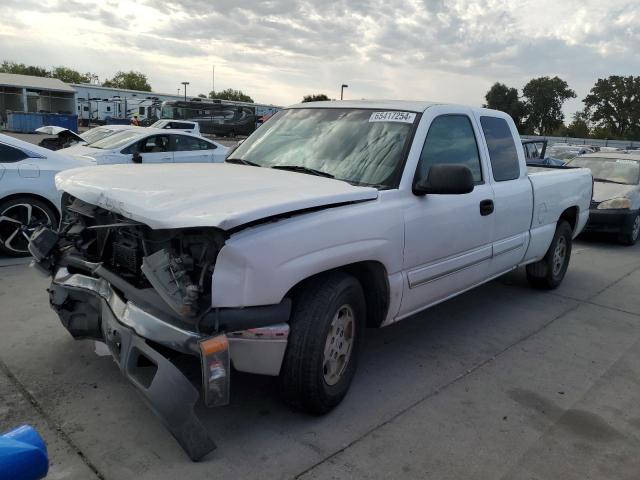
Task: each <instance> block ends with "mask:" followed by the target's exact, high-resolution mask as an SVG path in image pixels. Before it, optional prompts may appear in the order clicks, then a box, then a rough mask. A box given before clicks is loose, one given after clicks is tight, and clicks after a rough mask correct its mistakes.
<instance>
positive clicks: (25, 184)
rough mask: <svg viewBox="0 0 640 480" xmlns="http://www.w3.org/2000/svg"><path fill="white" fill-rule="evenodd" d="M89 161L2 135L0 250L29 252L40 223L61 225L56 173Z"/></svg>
mask: <svg viewBox="0 0 640 480" xmlns="http://www.w3.org/2000/svg"><path fill="white" fill-rule="evenodd" d="M89 164H90V163H89V162H87V161H86V160H82V159H74V158H68V157H65V156H63V155H60V154H58V153H57V152H53V151H51V150H47V149H46V148H42V147H39V146H37V145H33V144H31V143H27V142H23V141H22V140H18V139H15V138H13V137H10V136H8V135H3V134H0V253H2V254H5V255H11V256H24V255H28V254H29V252H28V250H27V245H28V240H29V235H30V232H32V231H33V230H34V229H35V228H36V227H38V226H40V225H50V226H56V225H57V224H58V220H59V218H60V192H58V190H57V189H56V186H55V183H54V176H55V174H56V173H58V172H60V171H62V170H65V169H68V168H74V167H80V166H87V165H89Z"/></svg>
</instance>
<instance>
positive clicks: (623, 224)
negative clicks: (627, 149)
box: [567, 152, 640, 245]
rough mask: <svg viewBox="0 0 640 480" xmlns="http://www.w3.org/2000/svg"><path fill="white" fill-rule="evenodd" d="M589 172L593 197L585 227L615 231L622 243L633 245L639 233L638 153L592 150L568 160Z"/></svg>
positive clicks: (639, 185) (639, 181)
mask: <svg viewBox="0 0 640 480" xmlns="http://www.w3.org/2000/svg"><path fill="white" fill-rule="evenodd" d="M567 165H568V166H571V167H583V168H588V169H589V170H591V173H592V174H593V180H594V185H593V200H592V202H591V213H590V215H589V223H588V224H587V228H586V230H587V231H597V232H609V233H615V234H617V235H618V239H619V241H620V242H621V243H623V244H625V245H635V243H636V242H637V241H638V234H639V233H640V215H639V212H640V154H638V153H606V152H600V153H592V154H589V155H583V156H581V157H577V158H574V159H573V160H571V161H570V162H569V163H568V164H567Z"/></svg>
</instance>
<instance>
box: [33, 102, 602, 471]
mask: <svg viewBox="0 0 640 480" xmlns="http://www.w3.org/2000/svg"><path fill="white" fill-rule="evenodd" d="M538 170H539V171H536V172H535V173H528V172H527V167H526V165H525V159H524V155H523V150H522V144H521V142H520V138H519V136H518V133H517V130H516V127H515V125H514V123H513V121H512V120H511V118H510V117H508V116H507V115H505V114H504V113H501V112H498V111H494V110H486V109H476V108H469V107H464V106H456V105H448V104H438V103H426V102H400V101H393V102H373V101H362V102H320V103H314V104H312V105H310V104H301V105H297V106H293V107H290V108H288V109H285V110H282V111H280V112H279V113H277V114H276V115H275V116H274V117H273V118H272V119H271V120H269V122H267V123H266V124H265V125H263V126H262V127H260V129H258V130H257V131H256V132H255V133H254V134H253V135H251V136H250V137H249V138H248V139H247V140H246V141H245V142H244V143H242V145H240V146H239V147H238V148H237V149H236V150H235V151H234V152H233V153H232V154H231V155H230V158H228V159H227V162H226V163H224V164H206V165H205V164H201V165H199V164H193V165H184V164H181V165H171V164H168V165H113V166H111V165H110V166H104V167H102V168H84V169H75V170H70V171H65V172H62V173H60V174H59V175H58V176H57V179H56V182H57V186H58V188H59V189H60V190H62V191H63V192H64V193H63V204H64V205H63V209H64V216H63V220H62V222H61V226H60V229H59V231H53V230H49V229H46V228H42V229H40V230H38V231H37V232H36V233H35V234H34V235H33V237H32V239H31V243H30V251H31V253H32V255H33V256H34V257H35V260H34V262H35V263H34V264H35V265H38V266H39V267H40V268H41V269H43V270H45V271H46V272H47V274H49V275H51V276H52V277H53V281H52V284H51V288H50V290H49V291H50V300H51V305H52V307H53V308H54V310H55V311H56V312H57V313H58V314H59V316H60V319H61V320H62V323H63V324H64V326H65V327H66V328H67V329H68V330H69V331H70V332H71V334H72V335H73V336H74V337H76V338H92V339H97V340H101V341H103V342H105V343H106V344H107V346H108V347H109V349H110V351H111V353H112V354H113V356H114V359H115V360H116V362H117V364H118V365H119V367H120V368H121V370H122V372H123V374H124V375H126V376H127V378H129V379H130V380H131V381H132V382H133V384H134V385H135V386H136V387H138V389H139V391H140V392H141V393H142V395H143V396H144V398H145V399H146V400H147V401H148V402H149V404H150V405H151V407H152V409H153V410H154V411H155V412H156V413H157V414H158V415H159V416H160V417H161V418H162V420H163V421H164V422H165V424H166V425H167V426H168V428H169V430H170V431H171V432H172V433H173V435H174V436H175V437H176V439H177V440H178V442H179V443H180V444H181V445H182V447H183V448H184V449H185V450H186V451H187V453H188V454H189V456H190V457H191V458H192V459H199V458H201V457H202V456H204V455H205V454H206V453H208V452H209V451H210V450H212V449H213V448H214V444H213V442H212V440H211V438H210V437H209V434H208V432H207V431H206V430H205V429H204V428H203V427H202V425H201V424H200V422H199V421H198V419H197V418H196V417H195V415H194V413H193V407H194V404H195V403H196V401H197V400H198V399H199V398H200V394H199V392H198V390H197V389H196V388H195V387H194V386H193V385H192V384H191V383H190V382H189V380H187V378H186V377H185V375H184V374H183V373H182V372H181V370H180V369H179V368H178V367H177V365H178V364H179V362H176V361H175V360H176V358H177V357H179V356H181V355H188V356H193V357H196V358H197V359H199V361H200V365H201V369H202V390H203V392H204V401H205V403H206V404H207V405H209V406H213V405H222V404H225V403H227V402H228V400H229V380H230V375H231V372H230V366H231V365H233V366H234V367H235V369H236V370H240V371H244V372H252V373H258V374H264V375H272V376H276V377H277V380H278V385H279V389H280V391H281V392H282V395H283V396H284V398H285V399H286V401H288V402H289V403H291V404H293V405H295V406H297V407H299V408H302V409H304V410H306V411H308V412H311V413H314V414H319V413H325V412H328V411H329V410H330V409H331V408H333V407H335V406H336V405H337V404H338V403H339V402H340V401H341V400H342V398H343V397H344V396H345V394H346V393H347V390H348V388H349V385H350V383H351V380H352V378H353V376H354V374H355V371H356V362H357V357H358V350H359V345H360V341H361V339H362V334H363V330H364V328H365V327H383V326H385V325H389V324H391V323H393V322H397V321H399V320H402V319H403V318H406V317H408V316H410V315H413V314H415V313H416V312H419V311H421V310H424V309H426V308H428V307H430V306H432V305H435V304H437V303H439V302H442V301H444V300H447V299H449V298H451V297H453V296H455V295H458V294H459V293H462V292H464V291H466V290H469V289H470V288H473V287H475V286H478V285H480V284H482V283H484V282H487V281H489V280H491V279H493V278H496V277H498V276H500V275H502V274H504V273H506V272H509V271H510V270H513V269H515V268H517V267H519V266H524V265H526V270H527V275H528V278H529V280H530V281H531V283H532V284H533V286H535V287H539V288H548V289H550V288H555V287H556V286H557V285H558V284H559V283H560V282H561V281H562V279H563V277H564V275H565V272H566V270H567V266H568V265H569V258H570V255H571V243H572V239H573V238H574V237H575V236H576V235H578V234H579V233H580V231H581V230H582V229H583V227H584V226H585V224H586V223H587V220H588V215H589V203H590V200H591V194H592V179H591V174H590V172H589V170H587V169H543V168H541V169H538Z"/></svg>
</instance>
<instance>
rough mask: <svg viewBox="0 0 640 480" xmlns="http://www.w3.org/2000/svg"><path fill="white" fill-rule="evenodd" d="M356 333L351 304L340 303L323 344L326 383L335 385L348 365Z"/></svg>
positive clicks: (323, 367) (323, 369)
mask: <svg viewBox="0 0 640 480" xmlns="http://www.w3.org/2000/svg"><path fill="white" fill-rule="evenodd" d="M355 333H356V322H355V316H354V314H353V309H352V308H351V305H342V306H341V307H340V308H338V310H337V311H336V314H335V315H334V316H333V320H332V321H331V326H330V327H329V333H328V334H327V340H326V342H325V345H324V355H323V358H322V372H323V376H324V381H325V383H326V384H327V385H330V386H331V385H335V384H336V383H338V382H339V381H340V378H342V375H343V374H344V372H345V371H346V369H347V365H349V359H350V358H351V351H352V350H353V342H354V339H355Z"/></svg>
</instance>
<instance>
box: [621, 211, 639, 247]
mask: <svg viewBox="0 0 640 480" xmlns="http://www.w3.org/2000/svg"><path fill="white" fill-rule="evenodd" d="M639 235H640V213H636V216H635V217H634V219H633V222H631V225H629V227H628V228H627V231H626V232H624V233H621V234H620V235H618V241H619V242H620V243H621V244H623V245H629V246H631V245H635V244H636V242H637V241H638V236H639Z"/></svg>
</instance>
